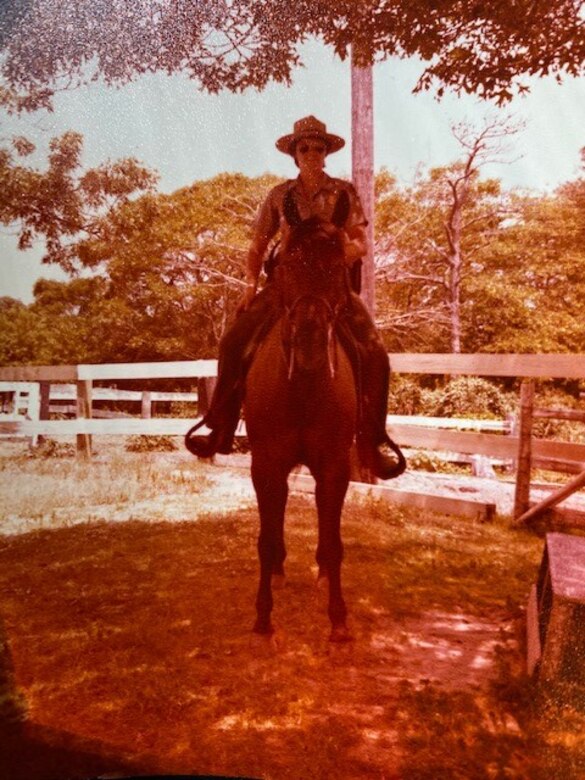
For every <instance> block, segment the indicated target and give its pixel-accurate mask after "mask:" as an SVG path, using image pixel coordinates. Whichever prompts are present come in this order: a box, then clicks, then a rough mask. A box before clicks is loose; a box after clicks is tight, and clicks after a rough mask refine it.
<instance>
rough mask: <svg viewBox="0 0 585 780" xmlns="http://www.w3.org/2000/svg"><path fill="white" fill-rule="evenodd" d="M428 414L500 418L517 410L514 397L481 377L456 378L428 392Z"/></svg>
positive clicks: (426, 400) (426, 395)
mask: <svg viewBox="0 0 585 780" xmlns="http://www.w3.org/2000/svg"><path fill="white" fill-rule="evenodd" d="M424 400H425V406H426V409H425V414H428V415H430V416H433V417H474V418H477V419H494V418H495V419H500V418H502V417H505V416H506V414H508V413H509V412H511V411H513V410H514V409H515V408H516V405H517V401H516V398H515V397H511V396H509V395H508V394H506V393H504V392H502V390H500V388H499V387H497V386H496V385H494V384H492V383H491V382H488V381H487V380H485V379H480V378H479V377H457V378H455V379H452V380H451V381H450V382H449V383H448V384H447V385H446V386H445V387H444V388H442V389H439V390H434V391H432V392H428V391H427V392H426V393H425V399H424Z"/></svg>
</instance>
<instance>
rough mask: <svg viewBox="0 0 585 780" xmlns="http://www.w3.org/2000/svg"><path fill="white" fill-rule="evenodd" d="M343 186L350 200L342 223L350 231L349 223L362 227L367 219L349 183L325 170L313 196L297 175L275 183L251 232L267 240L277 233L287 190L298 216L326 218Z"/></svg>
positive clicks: (331, 212) (351, 225) (281, 222)
mask: <svg viewBox="0 0 585 780" xmlns="http://www.w3.org/2000/svg"><path fill="white" fill-rule="evenodd" d="M344 190H345V191H346V192H347V194H348V195H349V203H350V208H349V215H348V217H347V220H346V222H345V225H344V228H345V230H346V231H350V230H351V228H352V227H356V226H361V227H365V226H366V225H367V224H368V221H367V219H366V217H365V214H364V211H363V209H362V204H361V202H360V199H359V196H358V194H357V192H356V191H355V188H354V186H353V184H351V183H350V182H347V181H344V180H343V179H334V178H333V177H332V176H328V175H327V174H325V175H324V180H323V185H322V187H321V188H320V189H319V190H318V191H317V192H316V193H315V194H314V195H313V196H310V195H308V193H307V192H306V191H305V188H304V187H303V183H302V181H301V178H300V176H299V177H297V178H296V179H290V180H289V181H286V182H284V183H283V184H278V185H277V186H276V187H274V188H273V189H272V190H270V192H269V193H268V195H267V197H266V200H265V201H264V203H263V204H262V206H261V207H260V210H259V212H258V215H257V217H256V221H255V223H254V235H255V236H257V237H258V238H260V239H263V240H264V241H267V242H268V241H270V239H271V238H273V237H274V236H275V235H276V234H277V232H278V231H279V230H280V228H281V226H282V224H283V222H284V215H283V204H284V199H285V197H286V194H287V192H289V191H290V192H291V194H292V196H293V198H294V200H295V203H296V205H297V209H298V211H299V215H300V217H301V219H308V218H309V217H312V216H318V217H320V218H321V219H324V220H326V221H328V222H329V221H330V220H331V217H332V216H333V210H334V208H335V204H336V203H337V198H338V196H339V194H340V192H342V191H344Z"/></svg>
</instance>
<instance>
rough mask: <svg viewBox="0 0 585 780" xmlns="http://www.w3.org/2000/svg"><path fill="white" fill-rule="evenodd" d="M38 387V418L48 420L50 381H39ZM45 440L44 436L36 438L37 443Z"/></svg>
mask: <svg viewBox="0 0 585 780" xmlns="http://www.w3.org/2000/svg"><path fill="white" fill-rule="evenodd" d="M39 388H40V407H39V420H49V419H50V414H51V413H50V410H49V406H50V401H51V383H50V382H39ZM44 441H45V437H44V436H39V437H38V439H37V444H42V443H43V442H44Z"/></svg>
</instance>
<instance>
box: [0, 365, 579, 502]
mask: <svg viewBox="0 0 585 780" xmlns="http://www.w3.org/2000/svg"><path fill="white" fill-rule="evenodd" d="M389 358H390V363H391V366H392V371H393V373H395V374H397V373H398V374H423V375H424V374H426V375H447V376H455V375H466V376H482V377H516V378H519V379H522V380H523V387H524V391H523V393H524V396H526V393H525V390H526V388H527V387H528V386H529V384H530V383H531V382H532V381H533V380H534V379H535V378H543V379H549V378H550V379H555V378H557V379H568V378H570V379H585V355H565V354H562V355H552V354H549V355H515V354H500V355H491V354H473V355H464V354H458V355H456V354H399V353H396V354H391V355H390V356H389ZM216 371H217V363H216V361H215V360H196V361H178V362H165V363H133V364H106V365H79V366H17V367H0V382H9V383H14V382H26V383H34V384H36V385H38V387H39V388H40V391H39V393H38V395H39V398H40V404H41V406H42V405H43V395H44V397H45V407H46V408H47V409H48V402H49V395H48V394H49V393H50V392H51V391H50V389H49V388H50V386H51V385H57V384H70V385H71V384H73V385H74V386H75V400H76V403H75V406H76V411H77V414H76V417H75V419H71V420H50V419H42V418H43V417H48V416H49V415H48V413H46V414H40V415H39V417H40V418H41V419H27V420H23V419H7V418H6V417H4V418H2V417H0V434H4V435H23V436H31V437H33V436H38V435H75V436H76V437H77V444H78V449H79V451H80V452H81V453H83V454H85V455H89V451H90V443H89V441H90V440H89V437H90V436H91V435H100V434H115V435H129V434H146V435H154V434H167V435H183V434H184V433H185V432H186V431H187V429H188V428H189V427H190V425H192V424H193V420H194V419H196V416H195V415H194V417H193V418H190V419H185V418H171V417H164V418H156V417H151V418H148V417H147V415H146V414H144V415H143V417H142V418H135V417H124V418H119V419H96V418H95V417H94V416H93V410H94V400H96V399H97V398H98V397H99V395H100V394H101V393H102V392H103V390H104V389H103V388H98V387H95V388H94V386H93V383H94V382H97V381H106V380H109V381H114V380H128V379H149V380H150V379H165V378H190V379H192V380H193V382H194V383H195V382H197V381H199V380H204V379H211V378H213V377H215V376H216ZM153 397H154V394H152V395H151V400H152V399H153ZM527 404H528V406H527ZM531 404H532V402H531V401H530V400H528V401H527V400H526V397H524V401H523V406H522V409H521V411H522V414H521V415H520V420H521V427H522V421H523V420H524V429H523V432H522V431H520V432H519V433H516V432H510V430H509V428H508V429H506V427H505V424H504V423H500V427H499V428H497V429H496V430H495V431H494V430H491V431H487V432H486V430H483V429H482V430H481V431H469V430H452V427H453V426H454V425H456V426H457V428H461V427H464V426H465V423H463V422H454V421H452V420H447V419H446V420H442V421H438V420H432V421H430V420H427V419H425V420H424V422H423V420H421V418H405V417H390V418H389V424H390V428H391V433H392V436H393V438H394V439H395V440H396V441H397V442H398V443H399V444H400V445H401V446H403V447H408V448H417V449H423V450H434V451H442V452H453V453H461V454H465V455H479V456H488V457H491V458H495V459H501V460H509V461H514V460H515V461H517V462H519V469H518V482H517V507H516V512H515V513H516V514H517V515H518V514H521V513H522V512H523V511H526V509H527V508H528V503H529V484H530V468H531V466H534V465H540V464H542V465H544V464H546V465H547V467H548V468H556V467H559V468H562V470H567V469H568V470H573V471H575V472H578V471H580V470H582V469H583V468H585V445H582V444H575V443H572V442H562V441H552V440H543V439H534V438H532V436H531V426H528V425H526V420H527V419H530V420H532V418H533V417H534V410H533V408H532V405H531ZM423 419H424V418H423ZM467 427H469V426H467ZM203 430H204V429H203ZM504 434H508V435H504ZM527 437H528V440H529V445H528V446H527V443H526V442H527Z"/></svg>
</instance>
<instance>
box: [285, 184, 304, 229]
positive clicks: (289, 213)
mask: <svg viewBox="0 0 585 780" xmlns="http://www.w3.org/2000/svg"><path fill="white" fill-rule="evenodd" d="M282 213H283V214H284V218H285V220H286V221H287V223H288V224H289V225H290V226H291V227H297V226H298V225H300V224H301V222H302V219H301V215H300V214H299V210H298V208H297V204H296V201H295V199H294V197H293V194H292V192H291V191H290V190H289V191H288V192H287V193H286V195H285V197H284V203H283V205H282Z"/></svg>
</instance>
